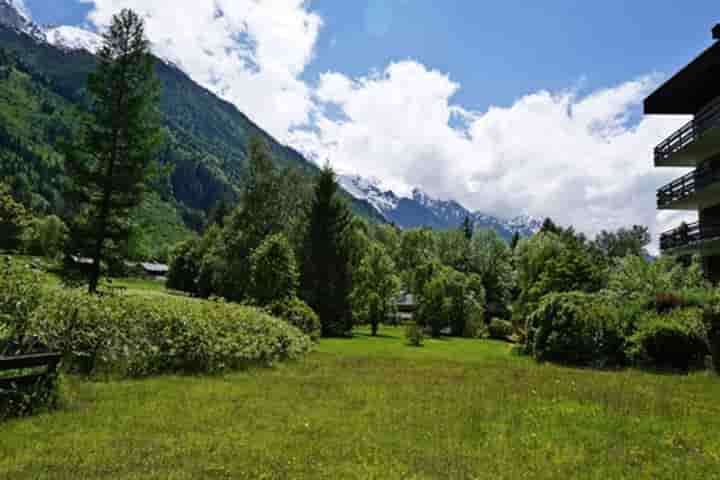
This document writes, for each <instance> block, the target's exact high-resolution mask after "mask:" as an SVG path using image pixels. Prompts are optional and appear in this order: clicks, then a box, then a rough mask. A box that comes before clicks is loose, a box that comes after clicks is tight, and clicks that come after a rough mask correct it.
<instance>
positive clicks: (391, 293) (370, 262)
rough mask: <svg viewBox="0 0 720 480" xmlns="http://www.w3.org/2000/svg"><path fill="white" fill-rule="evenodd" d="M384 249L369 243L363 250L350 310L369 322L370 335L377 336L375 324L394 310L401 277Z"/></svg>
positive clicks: (376, 325) (376, 244)
mask: <svg viewBox="0 0 720 480" xmlns="http://www.w3.org/2000/svg"><path fill="white" fill-rule="evenodd" d="M395 271H396V267H395V262H393V260H392V258H390V255H388V253H387V251H386V250H385V248H384V247H383V246H382V245H380V244H378V243H372V244H371V245H370V246H369V248H368V249H367V250H366V252H365V255H364V256H363V259H362V260H361V262H360V266H359V268H358V269H357V272H356V275H355V281H354V284H355V286H354V290H353V297H352V300H353V306H354V308H353V310H354V311H355V313H356V315H357V316H358V317H359V318H360V319H361V320H362V321H364V322H369V323H370V325H371V327H372V335H373V336H375V335H377V331H378V325H379V324H380V322H381V321H383V320H385V319H386V318H388V316H389V315H391V314H392V313H393V312H394V311H395V302H396V300H397V296H398V295H399V294H400V278H399V277H398V276H397V274H396V273H395Z"/></svg>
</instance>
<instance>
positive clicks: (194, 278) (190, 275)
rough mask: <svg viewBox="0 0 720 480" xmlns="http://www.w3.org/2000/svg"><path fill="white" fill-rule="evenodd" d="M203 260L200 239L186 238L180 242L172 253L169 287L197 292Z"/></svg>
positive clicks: (168, 278)
mask: <svg viewBox="0 0 720 480" xmlns="http://www.w3.org/2000/svg"><path fill="white" fill-rule="evenodd" d="M201 262H202V252H201V251H200V241H199V240H197V239H192V240H186V241H184V242H182V243H180V244H178V245H177V246H176V247H175V248H174V249H173V252H172V254H171V261H170V271H169V272H168V276H167V287H168V288H171V289H173V290H180V291H182V292H188V293H192V294H197V293H198V283H197V282H198V278H199V276H200V266H201Z"/></svg>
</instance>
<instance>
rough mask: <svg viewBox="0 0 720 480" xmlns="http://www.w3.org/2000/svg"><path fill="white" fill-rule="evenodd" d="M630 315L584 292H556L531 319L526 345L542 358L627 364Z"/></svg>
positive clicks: (579, 363)
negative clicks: (626, 341)
mask: <svg viewBox="0 0 720 480" xmlns="http://www.w3.org/2000/svg"><path fill="white" fill-rule="evenodd" d="M628 318H632V317H626V316H624V315H622V314H621V312H620V311H619V310H618V309H617V308H615V306H614V305H611V304H609V303H608V302H607V301H604V299H602V298H599V297H597V296H594V295H590V294H587V293H583V292H567V293H553V294H550V295H548V296H547V297H545V298H544V299H543V300H542V301H541V302H540V306H539V307H538V308H537V310H535V311H534V312H533V313H532V314H531V315H530V316H529V318H528V326H527V332H528V337H527V344H526V348H527V350H528V352H529V353H530V354H532V355H533V356H534V357H535V358H536V359H538V360H540V361H545V360H549V361H554V362H561V363H568V364H572V365H588V366H608V365H621V364H623V363H625V338H626V335H627V332H628V331H629V329H630V328H631V325H628V324H627V321H628Z"/></svg>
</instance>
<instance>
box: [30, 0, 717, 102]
mask: <svg viewBox="0 0 720 480" xmlns="http://www.w3.org/2000/svg"><path fill="white" fill-rule="evenodd" d="M26 4H27V6H28V7H29V8H30V10H31V11H32V14H33V17H34V18H35V19H36V21H38V22H41V23H58V24H82V23H84V22H85V21H86V19H85V16H86V14H87V13H88V12H89V11H90V9H91V5H90V4H88V3H80V2H79V1H78V0H26ZM168 4H171V3H170V2H168ZM309 4H310V6H311V7H312V9H313V10H315V11H317V12H319V13H320V14H321V16H322V17H323V19H324V20H325V24H324V27H323V29H322V31H321V33H320V37H319V40H318V43H317V52H316V59H315V60H314V61H313V62H312V63H310V64H309V66H308V68H307V70H306V71H305V73H304V77H305V78H306V79H307V80H308V81H311V82H312V81H316V80H317V77H318V75H319V74H320V73H321V72H325V71H328V70H333V71H341V72H344V73H346V74H348V75H351V76H357V75H363V74H365V73H366V72H368V71H370V70H372V69H381V68H383V67H384V66H385V65H387V64H388V63H389V62H391V61H394V60H402V59H407V58H410V59H415V60H418V61H420V62H421V63H423V64H425V65H428V66H431V67H433V68H437V69H439V70H441V71H444V72H450V75H451V78H452V79H453V80H455V81H457V82H459V83H461V84H462V86H463V89H462V90H461V91H460V92H458V94H457V98H456V99H457V101H458V102H460V103H462V104H463V105H467V106H469V107H471V108H473V109H478V110H484V109H486V108H487V107H488V106H489V105H491V104H500V105H506V104H509V103H511V102H512V101H514V100H515V99H516V98H517V97H518V96H520V95H523V94H526V93H530V92H534V91H536V90H538V89H549V90H553V91H555V90H560V89H563V88H568V87H569V86H573V85H581V86H582V87H583V88H586V89H593V88H599V87H603V86H607V85H610V84H614V83H618V82H622V81H624V80H626V79H628V78H634V77H637V76H640V75H643V74H646V73H648V72H658V73H661V74H668V73H671V72H674V71H676V70H677V69H678V68H679V67H681V66H682V65H684V64H685V63H687V60H688V59H689V58H691V57H693V56H694V55H696V54H697V53H698V52H699V51H701V49H703V48H705V47H707V45H708V43H709V36H710V28H711V26H712V24H713V22H714V21H716V20H717V21H720V15H719V14H720V8H718V4H717V2H716V1H710V0H693V2H692V8H689V6H688V4H687V3H686V2H680V1H677V0H653V1H648V0H645V1H634V2H628V1H627V0H606V1H604V2H578V1H577V0H549V1H542V2H530V1H527V0H522V1H521V0H504V1H478V0H446V1H442V2H440V1H437V0H370V1H366V0H351V1H337V0H314V1H312V2H309Z"/></svg>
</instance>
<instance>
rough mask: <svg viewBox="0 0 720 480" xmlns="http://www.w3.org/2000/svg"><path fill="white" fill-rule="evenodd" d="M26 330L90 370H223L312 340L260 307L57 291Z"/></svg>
mask: <svg viewBox="0 0 720 480" xmlns="http://www.w3.org/2000/svg"><path fill="white" fill-rule="evenodd" d="M29 331H30V332H32V333H33V334H34V335H37V336H38V337H39V338H40V339H41V340H42V341H43V343H45V344H47V345H48V346H49V347H50V348H51V349H52V350H56V351H59V352H62V353H63V354H64V365H65V366H66V367H69V368H70V369H72V370H75V371H79V372H81V373H85V374H94V373H99V372H108V373H113V374H118V375H122V376H144V375H150V374H156V373H162V372H178V371H181V372H219V371H223V370H226V369H234V368H242V367H244V366H247V365H252V364H271V363H273V362H275V361H279V360H284V359H293V358H297V357H299V356H301V355H303V354H304V353H306V352H307V351H309V349H310V346H311V342H310V339H309V338H308V337H306V336H305V335H303V334H302V332H300V331H299V330H298V329H297V328H295V327H293V326H291V325H288V324H287V323H286V322H284V321H281V320H278V319H275V318H273V317H271V316H269V315H267V314H266V313H263V312H262V311H260V310H257V309H254V308H249V307H244V306H240V305H234V304H226V303H222V302H206V301H198V300H193V299H187V298H180V297H178V298H175V297H167V298H158V297H152V298H150V297H141V296H137V297H136V296H121V297H112V296H110V297H107V296H106V297H97V296H89V295H86V294H84V293H83V292H81V291H76V290H64V291H57V292H55V293H53V294H52V295H51V296H49V297H48V299H47V300H46V301H45V302H44V303H43V305H42V306H40V307H39V308H38V309H37V310H36V311H35V313H34V314H33V315H32V318H31V321H30V325H29Z"/></svg>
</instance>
